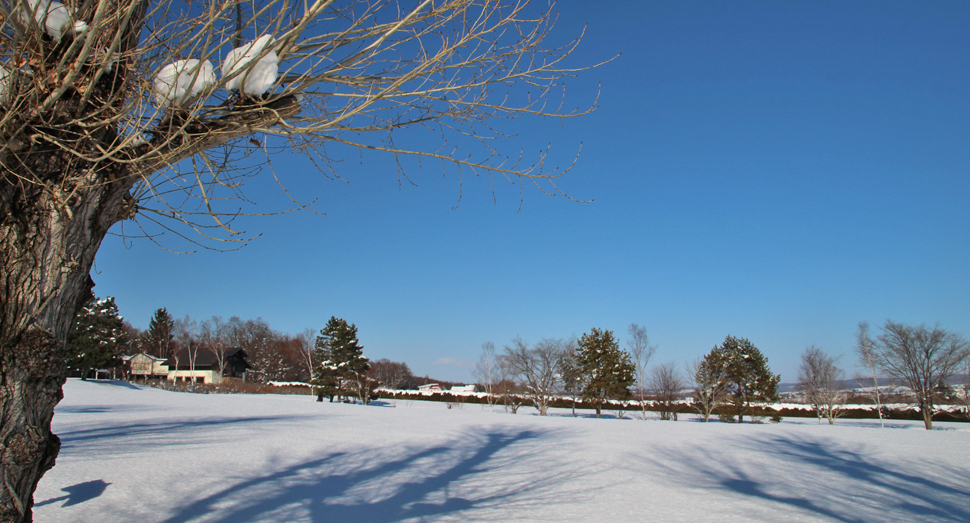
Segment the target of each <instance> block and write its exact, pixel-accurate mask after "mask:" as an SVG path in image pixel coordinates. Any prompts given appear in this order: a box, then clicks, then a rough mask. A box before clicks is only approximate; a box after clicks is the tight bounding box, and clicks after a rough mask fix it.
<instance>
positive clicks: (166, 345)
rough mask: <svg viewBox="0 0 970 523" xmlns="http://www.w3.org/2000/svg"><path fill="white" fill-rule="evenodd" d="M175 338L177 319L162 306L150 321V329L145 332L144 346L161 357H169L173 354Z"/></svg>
mask: <svg viewBox="0 0 970 523" xmlns="http://www.w3.org/2000/svg"><path fill="white" fill-rule="evenodd" d="M174 339H175V320H174V319H172V315H171V314H169V313H168V311H167V310H165V307H162V308H160V309H158V310H156V311H155V315H154V316H152V319H151V321H150V322H148V331H146V332H145V341H144V343H143V346H144V347H145V348H146V349H147V350H148V351H149V352H150V353H151V354H152V355H153V356H158V357H159V358H165V359H168V357H169V356H171V351H172V344H173V340H174Z"/></svg>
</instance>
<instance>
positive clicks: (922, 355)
mask: <svg viewBox="0 0 970 523" xmlns="http://www.w3.org/2000/svg"><path fill="white" fill-rule="evenodd" d="M872 358H873V360H874V361H875V363H876V365H877V366H878V367H879V368H881V369H882V370H883V372H885V373H887V374H889V375H890V376H892V377H893V378H896V379H897V380H899V381H901V382H903V383H905V384H906V385H907V386H908V387H909V388H910V390H912V391H913V394H914V395H915V396H916V405H917V407H919V411H920V414H922V416H923V424H924V425H925V426H926V430H932V429H933V413H934V411H935V404H936V401H935V398H934V396H935V395H936V394H937V392H938V391H939V390H940V388H941V387H942V386H945V385H946V384H947V380H948V379H949V378H950V376H953V375H954V374H956V373H957V372H959V371H960V369H961V368H962V366H963V364H964V362H966V361H967V358H970V343H968V342H967V340H965V339H964V338H963V336H961V335H959V334H957V333H955V332H950V331H948V330H946V329H944V328H942V327H940V326H939V325H936V326H934V327H933V328H932V329H928V328H926V327H925V326H923V325H920V326H919V327H913V326H910V325H904V324H902V323H895V322H892V321H886V325H885V326H883V328H882V334H881V335H879V337H878V342H877V343H876V344H875V345H874V346H873V347H872Z"/></svg>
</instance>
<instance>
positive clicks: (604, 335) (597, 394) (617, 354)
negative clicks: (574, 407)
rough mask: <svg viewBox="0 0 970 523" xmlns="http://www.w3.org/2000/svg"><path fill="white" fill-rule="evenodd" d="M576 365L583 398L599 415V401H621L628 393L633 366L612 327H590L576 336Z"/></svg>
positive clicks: (600, 408)
mask: <svg viewBox="0 0 970 523" xmlns="http://www.w3.org/2000/svg"><path fill="white" fill-rule="evenodd" d="M578 359H579V367H580V368H581V369H582V373H583V375H584V377H585V379H584V380H583V381H584V383H585V386H584V387H583V401H584V402H585V401H588V402H590V403H593V405H595V406H596V417H597V418H598V417H600V415H601V413H602V409H603V404H605V403H606V402H607V401H609V400H620V401H625V400H628V399H630V398H631V397H632V394H631V393H630V386H632V385H633V381H634V372H635V370H636V369H635V367H634V365H633V362H632V361H630V355H629V354H628V353H627V352H626V351H624V350H621V349H620V345H619V344H618V343H617V341H616V338H614V337H613V331H609V330H602V331H601V330H599V329H597V328H593V329H592V330H591V331H590V333H589V334H583V337H582V338H580V340H579V352H578Z"/></svg>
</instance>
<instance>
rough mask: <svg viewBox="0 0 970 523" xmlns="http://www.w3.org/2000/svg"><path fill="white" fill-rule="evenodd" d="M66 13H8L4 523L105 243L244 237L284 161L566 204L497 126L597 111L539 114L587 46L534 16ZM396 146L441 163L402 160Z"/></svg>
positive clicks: (139, 4) (225, 9)
mask: <svg viewBox="0 0 970 523" xmlns="http://www.w3.org/2000/svg"><path fill="white" fill-rule="evenodd" d="M65 1H66V4H67V5H66V7H65V6H62V5H61V4H60V3H58V2H47V1H44V2H40V1H16V2H14V1H9V2H3V3H2V4H0V35H2V38H0V58H2V60H0V93H2V100H0V164H2V167H3V169H2V170H0V304H3V305H2V307H0V363H2V366H0V374H2V375H0V384H2V386H0V411H2V412H3V419H2V420H0V421H2V423H0V441H3V442H5V446H3V447H2V448H0V476H2V477H0V480H2V481H0V484H3V485H4V486H5V488H3V489H0V521H27V520H29V519H30V518H31V516H30V512H31V507H32V504H33V492H34V489H35V488H36V485H37V482H38V481H39V480H40V477H41V476H42V475H43V473H44V472H45V471H46V470H48V469H49V468H50V467H52V466H53V464H54V459H55V457H56V455H57V452H58V449H59V441H58V439H57V438H56V437H55V436H54V435H53V434H52V433H51V431H50V421H51V418H52V416H53V413H54V406H55V405H56V403H57V401H58V400H59V399H60V398H61V392H60V390H61V386H62V384H63V382H64V376H65V365H64V362H65V358H66V351H65V350H64V343H65V340H66V339H67V334H68V331H69V330H70V325H71V322H72V321H73V318H74V315H75V313H76V312H77V311H78V310H79V309H80V308H81V307H82V306H83V304H84V302H86V301H87V298H88V295H89V291H90V289H91V288H92V286H93V282H92V280H91V277H90V271H91V267H92V264H93V262H94V258H95V254H96V253H97V251H98V248H99V247H100V245H101V242H102V241H103V239H104V237H105V235H106V234H107V233H108V230H109V229H110V228H111V227H112V226H114V225H115V224H118V223H123V222H124V223H125V224H127V225H128V226H129V229H132V228H134V229H135V230H136V231H137V230H138V229H141V228H146V229H149V230H148V231H147V232H148V236H150V237H155V236H156V235H155V234H154V232H155V231H158V230H170V231H175V232H176V233H178V234H182V235H183V237H184V238H187V239H190V240H191V238H189V237H188V236H185V235H184V231H197V232H200V233H201V234H202V236H201V237H202V238H205V237H207V238H213V237H216V236H217V237H219V238H221V239H227V240H239V239H240V238H245V237H244V236H239V235H238V233H239V232H240V231H239V230H238V227H239V226H238V225H237V224H235V223H234V221H233V220H234V218H236V217H238V216H240V214H241V213H240V211H239V209H238V208H237V205H239V204H242V205H248V200H246V199H245V195H244V194H243V193H242V190H243V188H244V182H245V181H246V179H247V178H248V177H250V176H255V175H257V174H259V173H260V172H263V173H267V175H269V173H271V172H273V171H272V170H271V169H262V168H261V165H260V162H262V163H263V164H268V163H269V158H270V153H275V152H277V151H279V150H290V151H293V152H298V153H305V154H307V155H308V156H309V157H310V159H311V160H312V161H314V162H315V165H318V166H320V169H321V171H322V172H323V174H327V175H329V174H331V172H330V170H331V169H332V167H333V166H334V165H337V164H339V160H340V159H341V157H342V155H343V154H347V153H350V152H353V151H375V152H382V153H387V154H392V155H394V156H395V158H397V159H399V160H401V159H402V158H407V157H411V158H415V159H416V160H421V159H432V158H433V159H435V160H440V161H441V162H442V164H443V165H445V166H446V168H445V169H446V171H451V170H452V168H453V169H454V171H455V172H456V173H457V174H458V177H459V179H464V178H463V177H464V176H465V175H466V174H467V173H469V172H474V173H476V174H483V175H485V176H486V177H488V178H497V179H500V180H501V179H508V180H511V181H513V182H518V183H523V182H533V183H536V184H538V185H540V186H541V187H542V188H543V189H546V190H548V191H550V192H553V193H555V192H559V191H558V188H557V186H556V178H557V177H558V176H561V175H562V173H563V171H562V170H552V169H548V166H545V165H543V163H544V162H543V161H542V160H543V159H544V158H545V154H542V155H540V158H539V161H536V162H528V161H525V162H522V163H519V162H516V161H514V160H513V161H510V160H508V156H507V155H505V154H502V153H501V152H500V151H498V150H496V149H494V148H493V145H492V144H494V143H496V141H495V140H490V138H491V137H492V136H494V134H493V133H495V131H494V130H493V129H494V127H492V126H493V125H494V123H498V124H502V123H503V122H502V120H505V119H508V118H515V117H517V116H522V115H538V116H546V115H551V116H565V117H569V116H577V115H580V114H584V113H586V112H588V111H586V110H579V111H576V112H569V113H564V114H556V113H555V109H548V108H555V107H561V104H558V103H556V102H557V100H552V103H548V104H547V101H549V98H550V96H549V95H550V93H558V92H559V91H558V90H555V88H556V86H557V84H558V83H559V80H560V79H561V78H562V77H563V76H565V75H568V74H572V73H573V72H574V71H575V70H576V69H575V68H572V67H570V66H568V65H566V63H565V62H564V60H566V58H567V57H568V55H569V54H570V53H571V52H572V50H573V49H574V48H575V46H576V45H577V43H578V42H567V43H565V44H564V45H562V44H556V45H555V46H548V45H545V44H544V43H543V42H544V40H545V39H546V37H547V36H548V34H549V31H550V30H551V28H552V26H553V24H552V21H553V20H554V17H553V16H552V15H551V13H547V14H546V15H542V14H541V13H540V14H538V15H535V14H534V13H532V12H530V11H529V9H527V4H528V2H527V1H524V2H519V3H514V4H512V5H508V3H506V2H501V1H494V0H440V1H435V0H424V1H420V2H412V3H409V4H408V5H404V4H400V5H399V4H398V3H395V2H355V1H350V0H336V1H334V0H320V1H315V2H305V3H294V2H289V1H285V0H263V1H261V0H257V1H256V2H255V3H254V5H253V12H255V13H257V14H258V16H253V17H251V18H248V19H243V18H242V17H237V16H236V14H237V13H238V12H241V11H239V10H237V9H238V7H239V2H235V1H217V2H210V1H204V2H203V1H201V0H188V1H186V0H178V1H175V0H103V1H98V2H82V1H80V0H65ZM54 10H59V11H58V13H59V14H67V15H68V18H69V20H68V21H67V23H65V24H63V25H62V24H58V23H55V22H54V21H55V20H57V19H60V18H58V17H55V16H53V14H52V13H53V12H54ZM49 14H51V16H48V15H49ZM38 21H41V23H38ZM250 39H252V40H250ZM219 57H225V58H226V60H225V61H223V63H222V64H221V67H218V65H219V64H217V67H213V65H212V63H211V62H210V61H209V60H211V59H217V58H219ZM217 69H219V70H220V72H221V74H216V70H217ZM519 86H521V87H525V88H527V89H528V90H529V93H528V96H526V95H525V93H522V94H521V95H520V94H519V93H518V90H517V88H518V87H519ZM555 96H556V95H555V94H554V95H553V96H552V97H553V98H555ZM403 129H408V130H410V129H414V130H415V132H422V131H428V132H430V133H432V134H437V136H438V137H439V142H438V145H431V146H428V148H427V149H424V150H421V149H407V148H403V147H400V146H399V145H397V144H400V143H402V141H401V140H398V139H395V138H397V136H398V134H399V132H400V131H401V130H403ZM452 133H453V134H454V136H461V137H464V136H471V137H472V138H477V139H473V140H471V143H474V144H477V145H480V146H481V147H482V148H483V149H482V150H481V153H480V154H471V155H470V154H468V152H467V151H464V150H455V148H454V147H452V146H451V144H450V143H449V142H448V137H449V136H450V135H451V134H452ZM440 140H445V142H444V143H445V144H447V146H446V147H445V146H441V145H440V144H441V141H440ZM415 142H417V143H422V144H425V143H427V142H426V141H424V140H415V141H409V143H415ZM502 142H506V140H502ZM463 143H467V142H463ZM342 148H344V151H343V152H341V149H342ZM258 153H265V154H264V157H263V158H262V159H260V158H259V157H258V156H257V154H258ZM516 154H518V153H517V152H516ZM414 163H417V161H415V162H414ZM399 165H401V166H402V167H401V168H402V170H403V169H405V168H407V167H409V166H410V165H411V164H408V163H407V161H402V162H399ZM447 166H452V167H451V168H449V167H447ZM401 176H406V172H402V173H401ZM459 183H461V182H459ZM233 199H235V201H229V200H233ZM294 207H295V208H302V207H305V204H304V203H303V202H297V203H295V204H294ZM248 209H253V208H252V207H249V208H248ZM250 212H252V211H250ZM163 219H175V220H176V221H179V222H182V224H183V227H184V228H183V229H182V231H178V230H177V229H173V225H172V224H171V223H160V222H159V221H160V220H163ZM15 449H19V450H15Z"/></svg>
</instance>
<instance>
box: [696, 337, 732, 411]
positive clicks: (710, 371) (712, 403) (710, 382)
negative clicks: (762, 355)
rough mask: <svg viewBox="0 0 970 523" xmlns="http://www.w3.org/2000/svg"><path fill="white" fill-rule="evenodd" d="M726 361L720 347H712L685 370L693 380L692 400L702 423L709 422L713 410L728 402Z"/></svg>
mask: <svg viewBox="0 0 970 523" xmlns="http://www.w3.org/2000/svg"><path fill="white" fill-rule="evenodd" d="M727 367H728V360H727V358H726V357H725V355H724V353H723V352H722V351H721V349H720V347H714V348H713V349H711V352H709V353H708V354H707V355H706V356H704V357H699V358H697V359H695V360H694V361H693V362H692V363H691V364H690V365H689V366H688V368H687V374H688V375H689V376H690V378H691V379H692V380H693V385H694V391H693V392H692V398H693V400H694V402H693V405H694V408H695V409H697V411H698V412H700V414H701V415H702V416H704V421H705V422H708V421H710V420H711V416H712V415H713V414H714V409H716V408H718V407H719V406H721V405H724V404H726V403H727V402H728V400H729V398H728V383H729V382H728V375H727Z"/></svg>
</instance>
